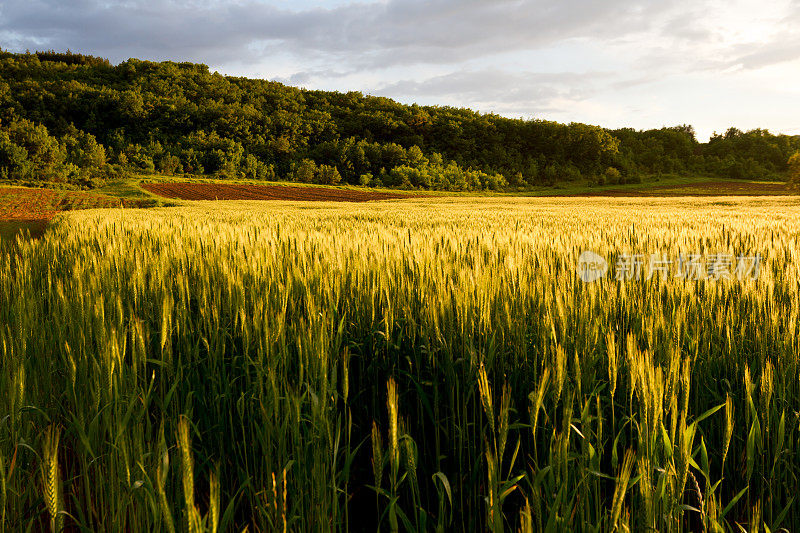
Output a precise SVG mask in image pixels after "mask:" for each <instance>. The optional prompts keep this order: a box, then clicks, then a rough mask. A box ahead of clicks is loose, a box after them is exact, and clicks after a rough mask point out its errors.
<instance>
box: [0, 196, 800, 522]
mask: <svg viewBox="0 0 800 533" xmlns="http://www.w3.org/2000/svg"><path fill="white" fill-rule="evenodd" d="M587 250H590V251H593V252H595V253H596V254H598V256H600V257H603V258H605V259H606V260H607V261H608V264H609V267H610V270H609V273H608V274H607V275H606V276H605V277H601V279H599V280H598V281H595V282H592V283H588V282H584V281H582V280H581V278H580V277H579V276H578V273H577V271H576V265H577V264H578V260H579V257H580V256H581V254H582V252H584V251H587ZM799 250H800V202H798V201H797V199H791V198H742V199H736V200H733V199H725V200H722V199H718V198H709V199H703V198H695V199H687V198H683V199H681V198H673V199H634V198H620V199H614V200H613V201H609V200H608V199H585V198H561V199H541V198H540V199H491V198H472V199H455V200H446V199H438V200H435V201H433V200H425V199H418V200H409V201H405V202H373V203H363V204H344V203H308V202H298V203H294V204H293V203H282V202H278V203H259V202H207V203H202V202H201V203H198V204H197V205H196V206H192V207H179V208H159V209H151V210H138V211H137V210H124V211H119V210H96V211H95V210H92V211H83V212H74V213H68V214H62V215H59V216H58V217H57V218H56V221H55V225H54V226H53V227H52V228H51V229H50V230H48V232H47V233H46V234H45V236H44V237H43V238H41V239H39V240H35V241H28V242H25V241H19V242H18V243H17V244H16V245H13V246H9V245H8V243H6V245H4V246H0V370H1V371H0V401H2V402H3V405H2V412H3V418H2V422H1V423H0V524H2V525H3V526H2V528H0V529H3V530H4V531H22V530H26V529H27V530H35V531H38V530H48V529H50V528H52V529H53V530H59V531H60V530H61V529H62V528H66V529H67V530H70V531H242V530H243V529H244V528H247V529H248V531H333V530H353V531H361V530H364V531H375V530H378V529H380V530H381V531H398V530H399V531H486V530H490V531H493V532H498V531H503V530H521V531H526V532H527V531H612V530H615V529H616V530H620V531H625V530H631V531H702V530H706V531H741V530H748V531H757V530H762V531H764V530H766V528H769V530H770V531H778V530H780V529H781V528H786V529H788V530H790V531H796V530H798V529H800V502H798V501H797V494H798V492H799V491H800V481H799V480H798V476H800V418H799V416H800V415H799V412H800V337H798V323H799V322H800V316H799V313H800V308H799V305H800V301H799V299H800V284H799V282H798V280H800V270H799V268H798V265H800V263H799V262H798V259H800V258H799V257H798V253H799V252H798V251H799ZM637 254H642V255H643V256H647V257H649V256H650V254H660V255H663V256H665V257H669V258H670V259H675V260H677V258H678V257H679V256H683V255H686V254H689V255H691V254H697V255H700V256H702V257H703V258H707V259H709V258H711V257H714V256H726V257H732V258H737V257H745V256H746V257H753V256H759V260H760V263H759V268H758V269H756V270H755V271H750V272H749V273H748V275H747V276H738V275H733V274H734V271H735V268H734V267H736V264H735V262H734V263H733V264H731V265H730V266H731V268H730V274H731V275H730V276H726V275H722V274H725V272H724V271H721V269H719V268H717V269H716V270H714V272H713V274H714V275H710V274H711V271H710V270H709V271H708V272H705V271H704V272H703V273H704V274H707V275H708V277H707V276H706V275H703V276H697V277H701V278H707V279H699V280H698V279H693V278H692V277H690V276H683V277H678V275H677V274H676V273H675V272H673V271H671V270H670V271H668V272H667V271H664V272H660V273H658V274H656V275H653V276H642V277H641V278H640V279H637V278H639V276H638V275H634V273H633V272H632V271H631V272H629V274H630V276H623V277H626V278H630V279H622V280H615V279H614V270H617V273H619V272H620V271H621V270H620V269H618V268H617V267H618V266H619V265H622V264H624V263H625V262H626V261H627V260H628V259H629V258H630V257H636V256H637ZM709 260H710V259H709ZM672 267H674V268H676V269H677V268H678V267H679V265H678V264H677V263H676V264H674V265H672ZM623 272H624V271H623ZM648 278H649V279H648Z"/></svg>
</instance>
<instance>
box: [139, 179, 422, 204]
mask: <svg viewBox="0 0 800 533" xmlns="http://www.w3.org/2000/svg"><path fill="white" fill-rule="evenodd" d="M142 188H143V189H145V190H147V191H150V192H151V193H153V194H157V195H159V196H164V197H166V198H173V199H178V200H310V201H322V202H368V201H370V200H394V199H399V198H410V197H411V195H408V194H394V193H386V192H372V191H354V190H350V189H328V188H326V187H292V186H290V185H247V184H234V183H231V184H227V183H225V184H223V183H220V184H217V183H144V184H142Z"/></svg>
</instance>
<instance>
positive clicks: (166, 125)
mask: <svg viewBox="0 0 800 533" xmlns="http://www.w3.org/2000/svg"><path fill="white" fill-rule="evenodd" d="M798 150H800V136H787V135H774V134H771V133H770V132H768V131H767V130H762V129H756V130H752V131H741V130H738V129H736V128H730V129H728V130H727V131H726V132H724V133H723V134H719V135H717V134H715V135H714V136H713V137H712V138H711V139H710V140H709V141H708V142H707V143H701V142H698V140H697V138H696V136H695V132H694V129H693V128H692V127H691V126H688V125H679V126H675V127H665V128H661V129H654V130H647V131H638V130H634V129H629V128H625V129H618V130H609V129H604V128H602V127H600V126H594V125H586V124H580V123H571V124H560V123H557V122H552V121H547V120H539V119H534V120H522V119H511V118H505V117H502V116H499V115H496V114H486V113H478V112H475V111H471V110H468V109H459V108H453V107H442V106H420V105H405V104H401V103H398V102H396V101H394V100H391V99H388V98H383V97H376V96H369V95H364V94H362V93H359V92H347V93H341V92H330V91H316V90H306V89H301V88H295V87H290V86H287V85H284V84H281V83H278V82H275V81H267V80H259V79H247V78H241V77H231V76H223V75H221V74H219V73H217V72H213V73H212V72H210V70H209V68H208V66H206V65H203V64H194V63H175V62H159V63H156V62H150V61H141V60H138V59H129V60H127V61H124V62H122V63H120V64H118V65H113V64H112V63H111V62H110V61H108V60H107V59H103V58H98V57H94V56H89V55H83V54H77V53H72V52H69V51H68V52H64V53H61V52H54V51H47V52H36V53H24V54H15V53H10V52H5V51H2V50H0V179H2V180H6V181H13V182H21V183H26V184H36V183H62V184H71V185H74V186H80V187H83V188H92V187H94V186H98V185H101V184H102V183H104V182H105V180H107V179H109V178H113V177H119V176H127V175H132V174H137V175H138V174H155V173H158V174H160V175H180V176H184V175H189V176H200V175H202V176H208V177H214V178H220V179H254V180H269V181H276V180H285V181H296V182H306V183H320V184H331V185H333V184H340V183H341V184H354V185H364V186H377V187H397V188H408V189H411V188H416V189H437V190H508V189H518V190H519V189H525V188H528V187H533V186H543V185H544V186H553V185H558V184H560V183H565V182H574V181H579V180H582V181H588V182H589V183H592V184H597V185H604V184H623V183H638V182H640V181H641V180H642V179H643V178H646V177H653V176H655V177H660V176H666V175H670V176H672V175H686V176H689V175H692V176H705V177H713V178H726V179H731V178H733V179H774V180H782V179H785V178H786V176H787V170H788V161H789V159H790V157H791V156H792V154H794V153H795V152H797V151H798Z"/></svg>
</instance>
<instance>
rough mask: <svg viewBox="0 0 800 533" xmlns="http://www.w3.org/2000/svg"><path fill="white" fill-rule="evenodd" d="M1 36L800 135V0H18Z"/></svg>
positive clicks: (442, 97)
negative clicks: (358, 0) (224, 0)
mask: <svg viewBox="0 0 800 533" xmlns="http://www.w3.org/2000/svg"><path fill="white" fill-rule="evenodd" d="M0 47H2V48H4V49H7V50H11V51H24V50H26V49H30V50H42V49H55V50H65V49H67V48H69V49H71V50H72V51H75V52H83V53H89V54H93V55H100V56H104V57H108V58H109V59H111V60H112V61H113V62H115V63H117V62H119V61H123V60H125V59H127V58H129V57H137V58H140V59H149V60H167V59H169V60H175V61H196V62H201V63H206V64H208V65H209V66H210V67H211V68H212V69H213V70H217V71H219V72H221V73H223V74H231V75H242V76H249V77H258V78H267V79H274V80H279V81H282V82H285V83H288V84H291V85H297V86H302V87H308V88H316V89H334V90H342V91H347V90H358V91H362V92H364V93H368V94H375V95H382V96H389V97H391V98H395V99H397V100H400V101H402V102H406V103H411V102H418V103H420V104H442V105H453V106H459V107H470V108H473V109H477V110H480V111H485V112H495V113H499V114H502V115H505V116H510V117H523V118H544V119H548V120H557V121H560V122H571V121H575V122H586V123H591V124H599V125H602V126H607V127H623V126H631V127H635V128H658V127H661V126H670V125H676V124H684V123H688V124H693V125H694V126H695V128H696V130H697V132H698V137H699V138H700V139H701V140H705V139H706V138H707V137H708V136H709V135H710V134H711V133H712V132H713V131H717V132H724V131H725V130H726V129H727V128H728V127H729V126H731V125H735V126H737V127H739V128H740V129H752V128H756V127H762V128H768V129H770V130H771V131H773V132H783V133H789V134H800V106H799V105H798V102H800V0H761V1H758V2H756V1H753V0H748V1H742V0H693V1H676V0H658V1H643V0H639V1H620V0H594V1H580V0H551V1H538V0H534V1H524V0H491V1H478V0H462V1H457V0H433V1H421V0H378V1H370V0H362V1H361V2H351V1H345V0H238V1H232V2H223V1H219V0H194V1H181V0H173V1H168V0H128V1H125V2H113V1H98V0H77V1H69V0H3V1H2V3H0Z"/></svg>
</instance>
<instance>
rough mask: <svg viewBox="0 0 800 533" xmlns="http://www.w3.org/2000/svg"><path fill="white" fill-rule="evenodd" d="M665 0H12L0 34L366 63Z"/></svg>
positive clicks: (510, 40)
mask: <svg viewBox="0 0 800 533" xmlns="http://www.w3.org/2000/svg"><path fill="white" fill-rule="evenodd" d="M670 4H671V2H670V1H666V2H665V1H661V2H656V1H644V0H635V1H633V2H629V1H626V2H623V1H620V0H615V1H605V2H594V1H587V0H561V1H558V2H550V1H542V0H535V1H521V0H493V1H484V0H435V1H423V0H389V1H386V2H371V3H351V4H346V5H339V6H337V7H334V8H331V9H323V8H320V7H309V8H307V9H304V10H288V9H286V8H281V7H278V6H276V5H275V4H270V3H265V2H263V1H258V0H241V1H236V2H221V1H205V2H200V1H194V2H176V1H169V0H155V1H145V0H130V1H127V2H120V3H109V2H100V1H97V0H77V1H73V2H63V1H60V0H8V1H6V2H5V5H4V6H3V8H2V12H0V35H3V36H8V35H11V33H12V32H14V33H15V35H17V38H16V39H14V40H13V41H12V43H13V45H14V46H15V47H16V48H21V47H22V46H31V47H40V46H41V44H42V43H47V45H48V46H49V47H52V48H55V49H64V48H72V49H75V50H81V51H93V52H95V53H100V54H109V55H111V56H112V59H114V60H121V59H124V58H126V57H127V56H129V55H134V56H136V55H138V56H141V57H146V58H150V57H154V58H165V57H175V58H176V59H194V60H204V61H216V62H219V63H225V62H231V61H258V60H262V59H263V55H262V54H267V53H279V52H280V53H293V54H296V55H299V56H306V57H310V58H312V59H315V60H319V59H321V58H325V57H327V58H330V57H338V58H341V59H344V60H347V61H348V62H350V63H353V64H355V65H359V66H361V67H362V68H377V67H385V66H387V65H398V64H414V63H440V64H441V63H452V62H457V61H463V60H466V59H474V58H476V57H482V56H486V55H491V54H496V53H501V52H506V51H511V50H521V49H530V48H536V47H542V46H548V45H550V44H552V43H553V42H556V41H560V40H564V39H569V38H576V37H581V38H587V37H592V36H595V37H598V38H600V37H613V36H616V35H619V34H625V33H631V32H640V31H642V30H643V29H645V28H647V27H648V25H649V24H650V23H651V22H650V21H652V20H653V19H654V18H655V15H656V14H657V13H659V12H661V11H663V10H664V9H666V7H667V6H669V5H670Z"/></svg>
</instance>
